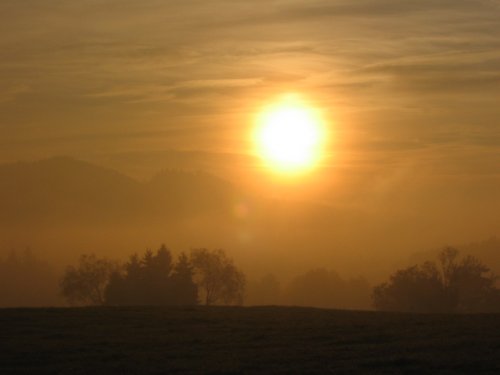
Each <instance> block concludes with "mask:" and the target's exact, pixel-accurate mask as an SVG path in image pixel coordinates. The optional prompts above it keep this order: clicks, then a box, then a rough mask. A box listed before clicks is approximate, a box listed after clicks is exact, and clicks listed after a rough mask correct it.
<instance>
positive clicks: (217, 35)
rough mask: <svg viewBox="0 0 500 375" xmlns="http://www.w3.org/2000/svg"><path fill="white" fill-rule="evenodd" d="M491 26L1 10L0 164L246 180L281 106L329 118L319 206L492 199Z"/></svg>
mask: <svg viewBox="0 0 500 375" xmlns="http://www.w3.org/2000/svg"><path fill="white" fill-rule="evenodd" d="M499 20H500V1H497V0H474V1H472V0H471V1H468V0H439V1H438V0H405V1H402V0H357V1H350V0H349V1H348V0H328V1H327V0H323V1H321V0H286V1H285V0H281V1H272V0H265V1H263V0H254V1H247V0H245V1H239V0H212V1H206V0H199V1H189V0H182V1H180V0H179V1H168V0H141V1H138V0H79V1H62V0H59V1H56V0H43V1H42V0H39V1H36V0H24V1H19V0H2V1H1V2H0V56H1V59H0V88H1V91H0V147H1V148H0V161H13V160H19V159H38V158H42V157H47V156H52V155H70V156H74V157H77V158H82V159H84V160H90V161H96V162H99V163H101V164H104V165H108V166H112V167H115V168H118V169H120V170H122V171H123V172H126V173H129V174H132V175H135V176H139V177H145V176H149V175H151V174H152V173H153V172H154V171H155V170H157V169H159V168H162V167H168V168H169V167H180V168H194V169H198V168H200V169H205V170H208V171H214V172H217V173H228V174H230V175H238V174H242V173H245V174H247V175H248V174H249V171H250V170H253V169H254V168H255V165H256V162H255V159H254V158H253V157H252V156H251V155H249V151H250V146H249V132H250V129H251V128H252V126H253V123H252V122H253V119H254V115H255V113H256V112H257V111H258V110H259V109H260V108H261V107H262V106H263V105H265V104H268V103H270V102H272V101H273V100H275V98H276V97H278V96H279V95H281V94H283V93H287V92H296V93H299V94H301V95H303V96H304V97H305V98H307V100H308V101H309V102H310V103H312V104H314V105H315V106H316V107H317V108H320V109H321V110H323V111H324V113H325V114H326V117H327V119H328V126H329V128H330V130H331V134H332V140H331V143H330V150H329V151H330V158H328V159H327V160H325V166H324V167H323V168H322V169H321V171H318V175H319V176H320V177H318V178H319V179H320V180H321V181H322V182H321V184H322V186H323V188H324V189H323V190H329V191H334V190H335V189H337V190H338V194H339V196H342V194H344V195H345V194H349V192H352V191H355V192H356V194H358V195H359V194H363V195H365V196H366V195H369V194H368V191H370V194H371V195H372V196H373V195H374V194H375V195H376V194H379V193H384V192H387V194H389V193H390V195H391V197H392V196H393V193H394V194H398V193H401V192H407V191H413V190H415V189H417V190H418V189H420V188H422V189H423V190H425V191H428V190H429V191H430V190H432V191H441V192H442V194H443V196H445V197H448V196H449V194H450V193H451V195H453V194H454V193H453V192H454V191H455V190H456V189H455V188H453V189H452V188H451V186H454V187H458V191H460V192H461V193H460V194H469V193H470V192H473V195H477V196H478V197H479V198H478V199H482V197H485V196H486V197H488V199H492V198H495V199H497V198H498V195H497V194H498V193H497V191H498V188H499V187H500V184H499V173H500V124H499V119H500V105H499V103H500V21H499ZM252 176H255V175H252ZM326 186H327V187H328V188H325V187H326ZM339 186H343V188H342V187H339ZM447 187H448V188H449V190H447V189H448V188H447ZM485 192H486V193H485ZM353 194H354V193H353ZM372 201H373V199H372Z"/></svg>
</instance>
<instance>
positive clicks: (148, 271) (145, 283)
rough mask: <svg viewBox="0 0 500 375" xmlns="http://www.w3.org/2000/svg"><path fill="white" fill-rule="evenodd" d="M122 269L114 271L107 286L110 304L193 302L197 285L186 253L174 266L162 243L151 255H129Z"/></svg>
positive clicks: (189, 303) (186, 303)
mask: <svg viewBox="0 0 500 375" xmlns="http://www.w3.org/2000/svg"><path fill="white" fill-rule="evenodd" d="M124 269H125V271H124V272H115V273H114V274H113V275H112V277H111V280H110V283H109V285H108V287H107V289H106V303H107V304H110V305H122V306H123V305H195V304H197V299H198V297H197V287H196V285H195V284H194V282H193V272H192V268H191V265H190V264H189V262H188V259H187V257H186V255H184V254H181V256H180V257H179V260H178V262H177V263H176V264H175V265H173V262H172V255H171V253H170V251H169V250H168V249H167V248H166V247H165V245H162V246H161V247H160V248H159V249H158V250H157V252H156V254H154V253H153V252H152V251H150V250H147V251H146V253H145V254H144V256H143V257H142V258H139V257H138V256H137V255H133V256H131V257H130V260H129V261H128V262H127V263H126V264H125V267H124Z"/></svg>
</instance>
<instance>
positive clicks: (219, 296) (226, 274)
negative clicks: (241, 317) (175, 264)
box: [191, 249, 245, 306]
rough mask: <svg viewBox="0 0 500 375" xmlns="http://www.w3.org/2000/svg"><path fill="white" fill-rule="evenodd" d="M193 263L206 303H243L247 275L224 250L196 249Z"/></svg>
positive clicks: (196, 278) (193, 254)
mask: <svg viewBox="0 0 500 375" xmlns="http://www.w3.org/2000/svg"><path fill="white" fill-rule="evenodd" d="M191 264H192V266H193V268H194V274H195V277H194V280H195V282H196V284H197V285H198V288H199V291H200V292H201V295H202V298H203V299H204V300H205V305H207V306H208V305H214V304H238V305H239V304H242V303H243V295H244V291H245V275H244V274H243V272H241V271H240V270H239V269H238V268H237V267H236V266H235V265H234V263H233V261H232V259H229V258H228V257H227V256H226V253H225V252H224V251H223V250H212V251H211V250H208V249H194V250H192V251H191Z"/></svg>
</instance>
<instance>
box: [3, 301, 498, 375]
mask: <svg viewBox="0 0 500 375" xmlns="http://www.w3.org/2000/svg"><path fill="white" fill-rule="evenodd" d="M428 372H431V373H437V372H439V373H474V374H477V373H496V374H500V315H470V316H467V315H455V316H450V315H410V314H389V313H375V312H355V311H334V310H321V309H312V308H290V307H250V308H232V307H213V308H202V307H198V308H75V309H3V310H0V373H1V374H10V373H37V374H39V373H51V374H54V373H70V374H95V373H120V374H122V373H137V374H139V373H169V374H172V373H214V374H216V373H217V374H220V373H226V374H228V373H283V374H299V373H335V374H339V373H340V374H341V373H383V374H387V373H415V374H422V373H428Z"/></svg>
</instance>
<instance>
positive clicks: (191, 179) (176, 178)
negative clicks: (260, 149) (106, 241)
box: [0, 157, 236, 223]
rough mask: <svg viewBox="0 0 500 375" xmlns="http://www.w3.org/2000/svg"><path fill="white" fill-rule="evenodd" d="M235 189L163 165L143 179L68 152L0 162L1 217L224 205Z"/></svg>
mask: <svg viewBox="0 0 500 375" xmlns="http://www.w3.org/2000/svg"><path fill="white" fill-rule="evenodd" d="M232 194H236V189H235V188H234V187H233V186H232V185H231V184H230V183H229V182H226V181H224V180H222V179H219V178H217V177H214V176H211V175H208V174H203V173H198V174H194V173H188V172H180V171H163V172H162V173H160V174H159V175H157V176H156V177H154V178H153V179H152V180H151V181H149V182H146V183H141V182H139V181H136V180H134V179H133V178H131V177H128V176H125V175H123V174H121V173H119V172H117V171H115V170H112V169H108V168H104V167H100V166H97V165H94V164H91V163H87V162H84V161H80V160H76V159H72V158H69V157H54V158H50V159H45V160H41V161H35V162H16V163H11V164H3V165H0V221H1V222H4V223H5V222H7V223H17V222H19V223H30V222H33V221H35V222H36V221H40V220H49V221H57V220H64V221H68V220H69V221H82V220H83V221H88V220H90V221H95V220H97V221H100V220H105V221H108V220H111V221H114V220H118V221H120V220H124V219H126V218H127V217H130V216H135V217H147V216H151V215H153V216H158V215H159V216H163V217H165V218H167V217H172V216H174V215H183V214H193V213H196V212H201V211H204V210H211V209H215V208H221V207H225V206H226V205H227V204H228V203H229V202H228V197H230V196H231V195H232Z"/></svg>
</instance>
